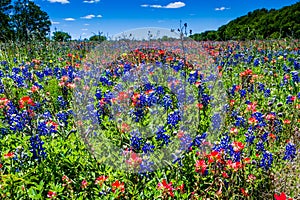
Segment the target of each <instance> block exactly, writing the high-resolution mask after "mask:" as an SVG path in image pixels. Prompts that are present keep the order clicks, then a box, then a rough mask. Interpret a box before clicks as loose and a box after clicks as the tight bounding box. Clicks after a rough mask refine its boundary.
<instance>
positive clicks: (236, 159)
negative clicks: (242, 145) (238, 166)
mask: <svg viewBox="0 0 300 200" xmlns="http://www.w3.org/2000/svg"><path fill="white" fill-rule="evenodd" d="M232 158H233V159H232V160H233V162H240V161H241V151H237V152H234V151H233V156H232Z"/></svg>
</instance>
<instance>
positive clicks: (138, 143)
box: [130, 136, 142, 150]
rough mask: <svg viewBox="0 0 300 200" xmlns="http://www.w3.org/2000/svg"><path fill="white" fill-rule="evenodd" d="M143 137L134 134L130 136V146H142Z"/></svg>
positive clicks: (138, 147) (137, 148)
mask: <svg viewBox="0 0 300 200" xmlns="http://www.w3.org/2000/svg"><path fill="white" fill-rule="evenodd" d="M141 140H142V138H140V137H137V136H133V137H131V138H130V141H131V143H130V146H131V147H133V148H134V149H135V150H139V149H140V148H141V145H142V142H141Z"/></svg>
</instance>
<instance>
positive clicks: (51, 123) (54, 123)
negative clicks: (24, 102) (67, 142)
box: [46, 120, 58, 130]
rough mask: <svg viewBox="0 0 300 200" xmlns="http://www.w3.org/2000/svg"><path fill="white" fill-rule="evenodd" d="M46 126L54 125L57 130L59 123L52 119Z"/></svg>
mask: <svg viewBox="0 0 300 200" xmlns="http://www.w3.org/2000/svg"><path fill="white" fill-rule="evenodd" d="M46 126H54V129H55V130H57V127H58V123H56V122H54V121H52V120H50V121H48V122H47V123H46Z"/></svg>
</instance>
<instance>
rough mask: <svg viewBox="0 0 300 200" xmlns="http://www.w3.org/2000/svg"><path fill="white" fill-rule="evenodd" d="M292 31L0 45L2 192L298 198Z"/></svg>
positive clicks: (299, 106)
mask: <svg viewBox="0 0 300 200" xmlns="http://www.w3.org/2000/svg"><path fill="white" fill-rule="evenodd" d="M299 71H300V45H299V41H298V40H272V41H247V42H245V41H244V42H242V41H241V42H238V41H229V42H212V41H211V42H195V41H192V40H188V39H184V40H173V41H168V42H166V41H164V42H162V41H155V40H152V41H143V42H142V41H128V40H124V41H115V42H113V41H106V42H103V43H100V44H97V43H93V42H66V43H55V42H49V43H46V42H41V43H34V44H25V43H24V44H18V43H6V44H1V51H0V77H1V80H0V118H1V121H0V141H1V142H0V153H1V157H0V174H1V176H0V199H203V200H204V199H276V200H284V199H300V189H299V188H300V163H299V161H300V155H299V154H300V153H299V147H300V129H299V125H300V87H299V84H300V83H299V82H300V78H299Z"/></svg>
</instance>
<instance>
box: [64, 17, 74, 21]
mask: <svg viewBox="0 0 300 200" xmlns="http://www.w3.org/2000/svg"><path fill="white" fill-rule="evenodd" d="M64 20H66V21H75V19H74V18H71V17H69V18H65V19H64Z"/></svg>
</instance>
